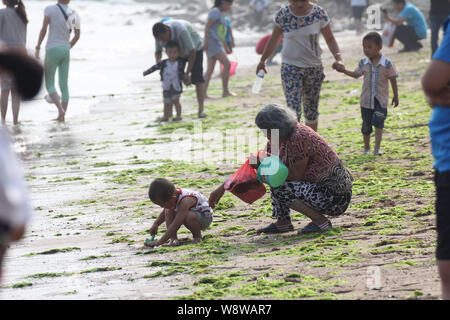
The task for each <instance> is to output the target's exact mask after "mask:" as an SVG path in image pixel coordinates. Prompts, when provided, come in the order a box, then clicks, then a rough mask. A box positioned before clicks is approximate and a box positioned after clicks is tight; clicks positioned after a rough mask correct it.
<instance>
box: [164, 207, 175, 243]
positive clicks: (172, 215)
mask: <svg viewBox="0 0 450 320" xmlns="http://www.w3.org/2000/svg"><path fill="white" fill-rule="evenodd" d="M164 215H165V218H166V227H167V229H169V226H170V225H171V224H172V222H173V220H174V219H175V211H173V210H167V209H166V210H164ZM170 242H171V244H173V245H176V244H178V236H177V233H176V232H175V234H174V235H173V236H172V237H171V238H170Z"/></svg>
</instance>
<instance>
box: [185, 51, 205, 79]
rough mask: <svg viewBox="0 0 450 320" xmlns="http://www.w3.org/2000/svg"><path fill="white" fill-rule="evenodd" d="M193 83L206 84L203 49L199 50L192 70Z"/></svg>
mask: <svg viewBox="0 0 450 320" xmlns="http://www.w3.org/2000/svg"><path fill="white" fill-rule="evenodd" d="M186 63H187V60H186ZM191 82H192V84H199V83H204V82H205V78H203V48H202V49H201V50H197V52H196V54H195V61H194V65H193V66H192V70H191Z"/></svg>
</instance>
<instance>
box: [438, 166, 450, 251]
mask: <svg viewBox="0 0 450 320" xmlns="http://www.w3.org/2000/svg"><path fill="white" fill-rule="evenodd" d="M434 183H435V185H436V229H437V247H436V259H437V260H450V171H444V172H439V171H437V170H436V171H435V173H434Z"/></svg>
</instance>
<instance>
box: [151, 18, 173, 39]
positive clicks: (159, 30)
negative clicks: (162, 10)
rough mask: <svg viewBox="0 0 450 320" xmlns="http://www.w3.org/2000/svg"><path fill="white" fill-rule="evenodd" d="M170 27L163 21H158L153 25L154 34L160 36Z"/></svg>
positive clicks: (156, 36)
mask: <svg viewBox="0 0 450 320" xmlns="http://www.w3.org/2000/svg"><path fill="white" fill-rule="evenodd" d="M168 30H169V27H168V26H166V25H165V24H164V23H162V22H157V23H155V24H154V25H153V36H154V37H155V38H158V37H159V36H160V35H162V34H164V33H166V32H167V31H168Z"/></svg>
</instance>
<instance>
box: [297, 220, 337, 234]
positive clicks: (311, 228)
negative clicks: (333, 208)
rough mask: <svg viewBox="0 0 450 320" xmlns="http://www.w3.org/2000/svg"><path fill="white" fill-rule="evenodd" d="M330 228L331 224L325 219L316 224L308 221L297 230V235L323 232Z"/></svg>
mask: <svg viewBox="0 0 450 320" xmlns="http://www.w3.org/2000/svg"><path fill="white" fill-rule="evenodd" d="M331 228H333V225H332V224H331V221H330V220H327V221H326V222H324V223H322V224H321V225H317V224H315V223H312V222H310V223H308V224H307V225H306V227H304V228H302V229H300V230H299V231H298V235H299V236H301V235H304V234H311V233H316V232H325V231H327V230H329V229H331Z"/></svg>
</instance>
